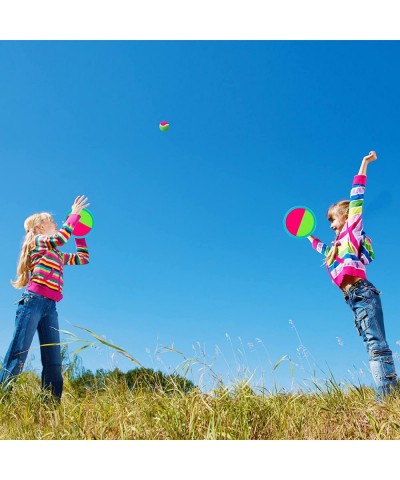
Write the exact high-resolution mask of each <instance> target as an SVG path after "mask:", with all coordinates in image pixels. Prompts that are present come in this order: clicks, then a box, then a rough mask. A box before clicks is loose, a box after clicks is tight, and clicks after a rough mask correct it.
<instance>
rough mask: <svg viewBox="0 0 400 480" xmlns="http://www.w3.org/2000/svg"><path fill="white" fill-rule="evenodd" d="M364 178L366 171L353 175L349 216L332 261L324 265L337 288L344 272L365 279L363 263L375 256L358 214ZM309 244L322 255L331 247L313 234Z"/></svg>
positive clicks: (339, 236)
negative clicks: (363, 173) (362, 173)
mask: <svg viewBox="0 0 400 480" xmlns="http://www.w3.org/2000/svg"><path fill="white" fill-rule="evenodd" d="M366 182H367V177H366V175H356V176H355V177H354V180H353V185H352V188H351V192H350V205H349V215H348V219H347V221H346V223H345V224H344V226H343V228H342V230H341V232H340V234H339V235H338V237H337V238H336V240H335V242H337V243H336V244H337V245H338V253H337V256H336V258H335V260H334V261H333V263H332V264H331V265H327V269H328V273H329V275H330V277H331V278H332V281H333V282H334V283H335V284H336V285H337V286H338V287H339V288H340V285H341V284H342V281H343V277H344V276H345V275H351V276H353V277H360V278H364V279H366V278H367V277H366V271H365V265H368V263H370V262H371V261H372V259H373V258H374V253H373V250H372V246H371V243H370V240H369V238H368V237H366V235H365V232H364V230H363V222H362V216H361V214H362V207H363V203H364V192H365V185H366ZM335 242H333V244H334V243H335ZM312 247H313V248H314V249H315V250H316V251H317V252H319V253H322V254H323V255H325V257H326V256H327V255H328V254H329V251H330V249H331V248H332V247H330V246H328V245H326V244H325V243H323V242H321V240H319V239H318V238H314V240H313V242H312Z"/></svg>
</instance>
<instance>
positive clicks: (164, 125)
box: [160, 122, 169, 132]
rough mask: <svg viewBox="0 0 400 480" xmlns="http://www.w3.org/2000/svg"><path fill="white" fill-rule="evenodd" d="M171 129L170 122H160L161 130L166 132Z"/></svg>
mask: <svg viewBox="0 0 400 480" xmlns="http://www.w3.org/2000/svg"><path fill="white" fill-rule="evenodd" d="M168 129H169V123H168V122H160V130H161V131H162V132H165V131H167V130H168Z"/></svg>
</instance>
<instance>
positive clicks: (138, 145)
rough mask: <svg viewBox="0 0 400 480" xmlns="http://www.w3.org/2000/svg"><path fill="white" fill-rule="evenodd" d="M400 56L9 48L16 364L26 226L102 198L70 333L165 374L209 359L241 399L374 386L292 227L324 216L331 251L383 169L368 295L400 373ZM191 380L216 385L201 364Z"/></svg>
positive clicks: (67, 298)
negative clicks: (341, 223) (259, 390)
mask: <svg viewBox="0 0 400 480" xmlns="http://www.w3.org/2000/svg"><path fill="white" fill-rule="evenodd" d="M399 55H400V45H399V43H398V42H387V41H383V42H377V41H347V42H345V41H331V42H329V41H247V42H246V41H219V42H216V41H215V42H213V41H114V42H111V41H110V42H109V41H90V42H84V41H74V42H63V41H48V42H46V41H43V42H42V41H15V42H9V41H2V42H0V62H1V65H2V75H1V77H0V92H1V95H0V158H1V160H2V165H3V182H2V183H3V184H2V198H3V235H2V236H1V237H0V251H1V252H2V273H1V277H0V281H1V283H0V286H1V291H0V298H1V300H2V301H1V302H0V324H1V335H0V356H2V357H3V356H4V355H5V353H6V350H7V347H8V344H9V342H10V340H11V337H12V333H13V327H14V317H15V309H16V305H15V302H16V301H17V300H18V298H19V296H20V293H21V292H19V291H17V290H15V289H14V288H13V287H12V286H11V285H10V279H12V278H14V276H15V268H16V262H17V257H18V255H19V251H20V245H21V241H22V238H23V235H24V231H23V221H24V219H25V218H26V217H27V216H28V215H30V214H31V213H34V212H36V211H42V210H44V211H51V212H53V213H54V214H55V218H56V220H57V221H58V222H59V223H61V221H62V220H63V218H64V215H65V213H66V212H67V211H68V210H69V209H70V206H71V204H72V202H73V200H74V198H75V197H76V196H77V195H80V194H85V195H87V196H88V197H89V200H90V203H91V207H90V210H91V212H92V213H93V215H94V217H95V228H94V229H93V231H92V232H91V233H90V234H89V235H88V237H87V242H88V245H89V249H90V255H91V262H90V265H88V266H85V267H69V268H66V270H65V276H64V280H65V288H64V299H63V300H62V302H61V303H59V305H58V312H59V318H60V328H61V329H65V330H69V331H72V332H74V333H75V334H76V335H78V336H80V337H81V338H87V339H88V340H89V339H91V337H90V336H89V335H87V334H85V333H84V332H83V331H80V330H79V329H76V328H75V327H73V326H72V325H71V324H75V325H79V326H82V327H85V328H88V329H90V330H92V331H94V332H95V333H96V334H99V335H102V336H104V338H105V339H106V340H107V341H110V342H113V343H115V344H116V345H118V346H120V347H122V348H124V349H126V350H127V351H128V352H129V353H130V354H132V355H133V356H134V357H135V358H136V359H137V360H139V361H140V362H141V363H142V364H143V365H144V366H146V367H150V368H155V369H162V370H165V371H172V370H174V369H175V368H176V367H179V366H180V365H181V364H182V362H183V361H184V358H189V359H195V358H197V359H200V360H205V362H206V363H208V364H209V365H212V370H213V371H214V372H215V373H216V374H217V375H220V376H221V377H222V378H223V379H224V380H225V381H226V382H227V383H230V382H232V381H233V380H234V379H237V378H248V376H249V372H251V373H253V374H254V375H253V377H252V382H253V384H257V383H258V384H264V386H265V387H267V388H272V387H273V385H277V386H278V387H282V388H287V389H288V388H291V387H292V386H293V385H295V386H296V385H297V386H304V385H306V386H307V385H310V380H311V379H312V377H313V373H314V371H315V374H316V377H317V378H318V379H320V380H322V379H323V378H326V377H327V376H329V369H330V370H331V371H332V373H333V375H334V377H335V378H336V380H338V381H341V380H343V381H346V382H351V381H355V382H356V383H357V382H358V381H361V382H362V383H366V384H370V383H371V380H370V374H369V373H368V366H367V355H366V352H365V351H364V346H363V344H362V341H361V339H360V337H358V334H357V332H356V329H355V327H354V324H353V316H352V312H351V311H350V309H349V308H348V307H347V305H346V304H345V303H344V301H343V299H342V296H341V293H340V291H339V290H338V289H337V287H335V286H334V285H333V284H332V283H331V282H330V280H329V277H328V274H327V272H326V271H325V269H324V268H323V267H321V262H322V257H320V256H319V255H318V254H317V253H316V252H314V251H313V250H312V249H311V247H310V244H309V242H308V241H307V240H298V239H293V238H291V237H289V235H288V234H287V233H286V232H285V230H284V228H283V218H284V215H285V213H286V212H287V211H288V209H289V208H291V207H292V206H294V205H299V204H300V205H307V206H309V207H310V208H311V209H312V210H313V211H314V213H315V214H316V217H317V222H318V224H317V229H316V231H315V235H317V236H319V237H320V238H321V239H323V240H324V241H327V242H329V241H331V240H332V237H333V235H332V233H331V231H330V229H329V223H328V221H327V220H326V216H325V212H326V209H327V207H328V206H329V205H330V204H331V203H333V202H335V201H336V200H339V199H342V198H346V197H347V196H348V193H349V190H350V186H351V181H352V178H353V175H354V174H355V173H357V171H358V168H359V164H360V161H361V159H362V157H363V156H364V155H366V154H367V153H368V152H369V151H370V150H372V149H375V150H376V151H377V153H378V161H377V162H375V163H374V164H372V165H371V166H370V167H369V170H368V174H369V175H368V184H367V191H366V201H365V215H364V219H365V228H366V231H367V233H368V234H369V235H370V236H371V237H372V240H373V245H374V248H375V252H376V260H375V262H374V263H373V264H372V265H370V266H369V267H368V274H369V275H368V277H369V279H370V280H371V281H372V282H373V283H374V284H375V285H376V286H377V287H378V289H379V290H381V291H382V292H383V294H382V302H383V308H384V314H385V323H386V330H387V337H388V341H389V344H390V346H391V347H392V350H393V351H394V352H395V355H398V353H399V352H400V346H399V345H398V344H396V342H397V341H399V340H400V332H399V329H398V322H397V320H398V306H397V302H396V299H397V298H398V297H399V286H398V284H397V282H396V281H395V279H396V271H395V268H396V265H395V263H394V262H395V260H394V259H395V255H396V253H395V252H396V249H397V238H398V237H399V234H400V232H399V225H398V222H397V221H396V211H398V208H399V200H398V196H397V195H396V190H395V188H396V187H395V186H394V182H393V180H394V179H395V178H396V177H397V176H398V174H399V170H400V169H399V165H398V161H397V156H398V152H399V140H398V130H399V127H398V112H399V110H400V105H399V103H400V100H399V95H398V85H399V83H400V65H399V62H398V60H397V59H398V58H400V57H399ZM162 120H167V121H169V122H170V125H171V126H170V129H169V130H168V131H167V132H161V131H160V130H159V128H158V124H159V122H160V121H162ZM67 247H68V248H65V249H63V250H65V251H73V250H74V244H73V242H69V244H68V245H67ZM37 345H38V341H37V338H35V340H34V343H33V347H35V348H33V349H32V353H33V355H34V357H35V358H32V357H31V360H30V365H31V367H32V368H36V369H37V370H38V371H39V367H40V361H39V353H38V350H37ZM78 346H79V345H78V344H77V345H75V346H74V345H72V346H71V347H70V349H71V351H72V350H73V349H74V348H77V347H78ZM162 346H167V347H172V348H174V349H176V350H179V351H180V352H182V354H178V353H174V352H171V351H165V350H164V351H162ZM157 352H158V353H157ZM285 355H286V356H287V358H291V360H292V363H293V366H294V378H293V377H292V374H291V370H290V365H289V361H288V360H287V359H286V360H285V361H283V362H282V363H281V364H280V365H279V367H278V368H276V370H275V371H272V370H273V369H272V366H273V365H275V364H276V362H278V361H279V359H281V358H282V357H284V356H285ZM80 356H81V358H82V362H83V365H84V366H85V367H86V368H89V369H91V370H96V369H97V368H105V369H110V368H114V367H119V368H121V369H122V370H128V369H130V368H133V367H134V365H132V364H131V363H129V362H128V361H127V360H126V359H124V358H123V357H121V356H120V355H112V351H110V350H108V349H106V348H104V347H103V346H102V347H101V348H97V349H93V348H91V349H87V350H85V351H83V352H82V353H81V354H80ZM396 365H397V369H398V370H400V365H399V360H398V358H396ZM191 378H193V379H194V380H195V381H196V382H200V383H201V384H204V386H205V387H207V386H209V385H210V382H211V383H212V375H211V373H210V372H209V371H208V370H203V369H201V365H199V364H196V365H194V367H193V370H192V373H191ZM207 382H208V383H207Z"/></svg>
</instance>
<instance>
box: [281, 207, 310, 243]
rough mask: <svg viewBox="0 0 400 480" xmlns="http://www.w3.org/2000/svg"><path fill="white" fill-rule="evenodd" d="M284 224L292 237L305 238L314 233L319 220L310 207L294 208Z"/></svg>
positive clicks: (289, 212) (287, 214)
mask: <svg viewBox="0 0 400 480" xmlns="http://www.w3.org/2000/svg"><path fill="white" fill-rule="evenodd" d="M283 224H284V226H285V229H286V231H287V233H288V234H289V235H291V236H292V237H295V238H305V237H308V235H311V234H312V233H313V232H314V230H315V228H316V226H317V220H316V218H315V215H314V213H313V212H312V210H310V209H309V208H308V207H293V208H291V209H290V210H289V211H288V212H287V213H286V215H285V218H284V220H283Z"/></svg>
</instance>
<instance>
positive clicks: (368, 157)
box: [363, 150, 378, 163]
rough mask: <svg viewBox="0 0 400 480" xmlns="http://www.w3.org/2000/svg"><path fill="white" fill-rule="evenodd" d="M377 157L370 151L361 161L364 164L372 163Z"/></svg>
mask: <svg viewBox="0 0 400 480" xmlns="http://www.w3.org/2000/svg"><path fill="white" fill-rule="evenodd" d="M377 158H378V157H377V156H376V152H375V151H374V150H372V151H371V152H369V154H368V155H366V156H365V157H364V158H363V161H364V162H367V163H369V162H373V161H374V160H376V159H377Z"/></svg>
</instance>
